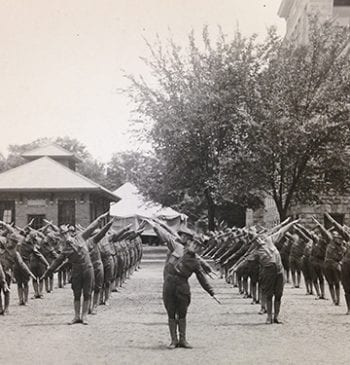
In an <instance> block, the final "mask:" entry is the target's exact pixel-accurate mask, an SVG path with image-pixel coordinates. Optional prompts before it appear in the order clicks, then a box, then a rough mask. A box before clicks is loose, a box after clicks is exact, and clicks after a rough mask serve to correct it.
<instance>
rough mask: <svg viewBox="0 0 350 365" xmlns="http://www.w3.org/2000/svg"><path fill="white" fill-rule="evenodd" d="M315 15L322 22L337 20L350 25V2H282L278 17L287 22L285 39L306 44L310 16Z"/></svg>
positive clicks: (331, 0) (349, 0) (339, 22)
mask: <svg viewBox="0 0 350 365" xmlns="http://www.w3.org/2000/svg"><path fill="white" fill-rule="evenodd" d="M315 13H316V14H318V16H319V17H320V20H321V21H322V20H326V19H335V20H336V21H337V23H338V24H340V25H349V23H350V0H282V2H281V5H280V8H279V11H278V15H279V16H280V17H281V18H284V19H285V20H286V25H287V29H286V35H285V37H286V38H287V39H289V40H292V41H295V42H303V43H304V42H306V41H307V33H308V32H307V28H308V15H309V14H315Z"/></svg>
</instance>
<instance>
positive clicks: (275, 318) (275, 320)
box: [273, 300, 282, 324]
mask: <svg viewBox="0 0 350 365" xmlns="http://www.w3.org/2000/svg"><path fill="white" fill-rule="evenodd" d="M280 308H281V301H280V300H275V303H274V316H273V323H278V324H280V323H282V322H281V321H280V320H279V319H278V316H279V314H280Z"/></svg>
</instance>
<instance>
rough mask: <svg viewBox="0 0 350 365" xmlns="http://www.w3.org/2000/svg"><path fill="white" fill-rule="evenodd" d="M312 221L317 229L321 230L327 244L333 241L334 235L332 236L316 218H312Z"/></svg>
mask: <svg viewBox="0 0 350 365" xmlns="http://www.w3.org/2000/svg"><path fill="white" fill-rule="evenodd" d="M312 219H313V221H314V222H315V223H316V225H317V227H318V228H319V229H320V232H321V234H322V236H323V238H324V239H325V240H326V241H327V242H330V241H332V235H331V233H330V232H329V231H328V230H327V229H326V228H325V227H324V226H323V225H322V224H321V223H320V222H319V221H318V220H317V219H316V218H315V217H312Z"/></svg>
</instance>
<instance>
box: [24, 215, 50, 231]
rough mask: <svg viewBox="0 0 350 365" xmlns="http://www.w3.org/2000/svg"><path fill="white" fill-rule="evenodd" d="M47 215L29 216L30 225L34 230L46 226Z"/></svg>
mask: <svg viewBox="0 0 350 365" xmlns="http://www.w3.org/2000/svg"><path fill="white" fill-rule="evenodd" d="M45 218H46V216H45V214H28V219H27V221H28V224H29V223H31V225H30V226H31V227H32V228H34V229H40V228H41V227H43V226H44V224H45V222H44V219H45Z"/></svg>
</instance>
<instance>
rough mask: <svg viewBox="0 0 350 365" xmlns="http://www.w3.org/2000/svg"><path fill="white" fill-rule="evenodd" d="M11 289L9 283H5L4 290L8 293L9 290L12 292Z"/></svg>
mask: <svg viewBox="0 0 350 365" xmlns="http://www.w3.org/2000/svg"><path fill="white" fill-rule="evenodd" d="M10 291H11V289H10V288H9V287H8V285H7V283H5V285H4V292H5V293H7V292H10Z"/></svg>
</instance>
